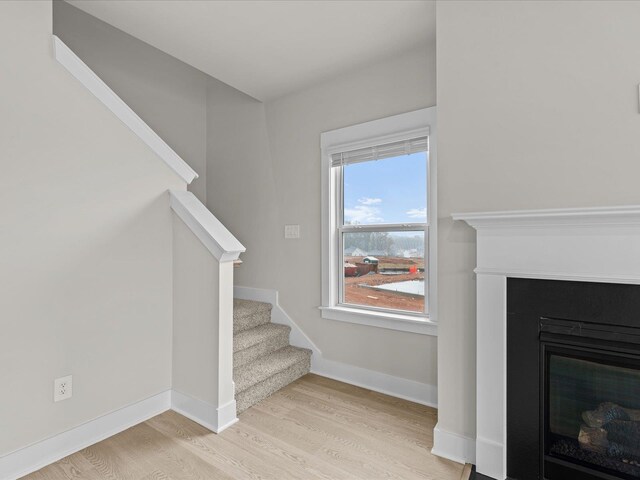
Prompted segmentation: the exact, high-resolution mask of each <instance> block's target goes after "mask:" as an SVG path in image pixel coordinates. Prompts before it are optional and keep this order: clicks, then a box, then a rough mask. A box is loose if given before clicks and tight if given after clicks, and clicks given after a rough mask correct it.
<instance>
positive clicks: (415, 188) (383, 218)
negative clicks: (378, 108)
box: [343, 152, 427, 224]
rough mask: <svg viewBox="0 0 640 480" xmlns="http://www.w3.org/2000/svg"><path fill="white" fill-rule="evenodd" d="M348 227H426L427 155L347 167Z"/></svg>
mask: <svg viewBox="0 0 640 480" xmlns="http://www.w3.org/2000/svg"><path fill="white" fill-rule="evenodd" d="M343 182H344V184H343V192H344V223H345V224H376V223H424V222H426V219H427V152H418V153H414V154H412V155H402V156H400V157H392V158H385V159H383V160H376V161H371V162H362V163H354V164H352V165H345V166H344V167H343Z"/></svg>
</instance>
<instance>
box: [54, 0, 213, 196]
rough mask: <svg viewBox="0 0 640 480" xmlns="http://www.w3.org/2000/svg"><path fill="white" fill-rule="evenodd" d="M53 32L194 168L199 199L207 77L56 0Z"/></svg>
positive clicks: (203, 186)
mask: <svg viewBox="0 0 640 480" xmlns="http://www.w3.org/2000/svg"><path fill="white" fill-rule="evenodd" d="M53 31H54V33H55V34H56V35H57V36H59V37H60V38H61V39H62V41H63V42H64V43H66V44H67V46H68V47H69V48H71V50H73V51H74V52H75V53H76V55H78V56H79V57H80V58H82V60H83V61H84V62H85V63H86V64H87V65H88V66H89V67H90V68H91V69H92V70H93V71H94V72H96V73H97V74H98V76H100V78H102V80H104V82H105V83H106V84H107V85H109V87H111V88H112V89H113V90H114V91H115V92H116V93H117V94H118V95H119V96H120V97H121V98H122V99H123V100H124V101H125V103H127V104H128V105H129V106H130V107H131V108H132V109H133V110H134V111H135V112H136V113H137V114H138V115H139V116H140V117H141V118H142V119H143V120H144V121H145V122H146V123H147V124H148V125H149V126H150V127H151V128H152V129H153V130H155V132H156V133H157V134H158V135H160V137H161V138H162V139H163V140H164V141H165V142H167V144H169V146H170V147H171V148H173V149H174V150H175V151H176V153H177V154H178V155H180V156H181V157H182V158H183V160H184V161H185V162H187V163H188V164H189V165H190V166H191V168H193V169H194V170H195V171H196V172H197V173H198V175H199V176H200V177H199V178H197V179H196V180H194V181H193V182H192V183H191V185H189V190H191V191H192V192H193V193H194V195H196V196H197V197H198V198H199V199H200V200H201V201H202V202H203V203H204V202H205V201H206V164H207V162H206V144H207V137H206V135H207V133H206V121H207V118H206V115H207V107H206V102H207V90H206V88H207V81H208V79H210V78H211V77H209V76H208V75H206V74H205V73H202V72H201V71H200V70H197V69H195V68H193V67H191V66H190V65H187V64H186V63H184V62H181V61H180V60H178V59H176V58H174V57H172V56H171V55H167V54H166V53H164V52H162V51H160V50H158V49H157V48H155V47H152V46H151V45H149V44H147V43H144V42H142V41H140V40H138V39H137V38H135V37H132V36H131V35H128V34H126V33H124V32H123V31H121V30H118V29H117V28H115V27H112V26H111V25H109V24H108V23H105V22H103V21H101V20H98V19H97V18H95V17H93V16H91V15H89V14H87V13H85V12H83V11H82V10H80V9H78V8H76V7H74V6H72V5H69V4H68V3H66V2H63V1H60V0H55V1H54V2H53Z"/></svg>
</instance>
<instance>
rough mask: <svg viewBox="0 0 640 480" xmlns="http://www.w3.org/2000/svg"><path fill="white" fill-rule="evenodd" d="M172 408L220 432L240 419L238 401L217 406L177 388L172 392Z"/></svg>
mask: <svg viewBox="0 0 640 480" xmlns="http://www.w3.org/2000/svg"><path fill="white" fill-rule="evenodd" d="M171 409H172V410H173V411H175V412H177V413H179V414H180V415H184V416H185V417H187V418H189V419H191V420H193V421H194V422H196V423H199V424H200V425H202V426H203V427H205V428H208V429H209V430H211V431H213V432H215V433H220V432H222V431H223V430H225V429H226V428H228V427H230V426H231V425H233V424H234V423H236V422H237V421H238V417H237V416H236V401H235V400H232V401H230V402H228V403H227V404H225V405H222V406H221V407H215V406H213V405H211V404H209V403H207V402H203V401H202V400H199V399H197V398H193V397H192V396H190V395H186V394H184V393H182V392H178V391H177V390H173V391H172V392H171Z"/></svg>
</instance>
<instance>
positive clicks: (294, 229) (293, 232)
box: [284, 225, 300, 238]
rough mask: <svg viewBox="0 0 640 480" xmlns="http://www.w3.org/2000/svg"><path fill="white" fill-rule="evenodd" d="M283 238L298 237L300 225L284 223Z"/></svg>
mask: <svg viewBox="0 0 640 480" xmlns="http://www.w3.org/2000/svg"><path fill="white" fill-rule="evenodd" d="M284 238H300V225H285V226H284Z"/></svg>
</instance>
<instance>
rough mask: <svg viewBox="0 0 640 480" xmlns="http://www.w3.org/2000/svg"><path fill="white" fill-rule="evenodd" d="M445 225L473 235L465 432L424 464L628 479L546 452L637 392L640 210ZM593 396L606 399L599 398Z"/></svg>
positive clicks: (479, 218) (475, 218)
mask: <svg viewBox="0 0 640 480" xmlns="http://www.w3.org/2000/svg"><path fill="white" fill-rule="evenodd" d="M541 195H542V194H541ZM452 216H453V218H454V220H463V221H465V222H466V223H467V224H468V225H470V226H471V227H473V228H474V229H475V230H476V233H477V236H476V245H477V252H476V253H477V256H476V260H477V262H476V268H475V270H474V271H475V275H476V278H475V281H476V293H477V302H476V305H477V310H476V324H477V329H476V398H475V408H476V415H475V420H476V425H475V426H476V429H475V438H467V439H464V438H461V437H460V436H459V435H457V436H456V435H453V434H452V435H449V433H455V432H447V430H446V425H444V426H442V427H440V426H438V428H436V430H435V433H437V435H434V450H435V452H436V453H437V452H441V453H443V454H444V456H447V455H448V457H449V458H457V459H464V460H466V461H469V462H471V463H475V465H476V470H477V472H478V473H479V474H481V475H484V476H485V477H489V478H494V479H497V480H505V479H506V478H511V479H518V480H530V479H539V478H543V475H546V476H547V477H549V476H551V478H554V479H555V478H563V479H571V478H580V479H581V480H586V479H589V478H591V479H593V478H596V479H603V478H606V479H620V478H638V477H637V476H633V475H634V473H633V472H632V473H625V472H620V469H619V468H618V469H616V468H609V467H608V466H604V467H602V466H598V465H596V462H593V461H589V460H587V461H584V462H583V461H582V460H581V459H579V458H576V455H571V454H570V452H569V451H568V450H565V451H564V453H565V454H562V453H559V450H558V449H559V448H560V447H559V446H558V445H557V444H556V443H554V441H556V442H557V441H560V440H563V438H562V437H565V438H564V439H565V440H567V439H570V440H572V441H573V440H575V439H574V438H573V436H574V433H575V430H576V429H578V435H579V428H580V425H578V423H579V422H580V420H579V419H580V418H582V414H583V413H584V412H585V411H591V410H597V409H598V408H599V407H600V404H602V403H607V402H609V403H615V404H617V405H619V406H620V407H622V408H623V409H630V410H634V409H635V408H634V407H637V406H638V405H637V404H634V402H632V401H631V400H629V399H627V398H626V397H625V396H624V395H623V394H624V392H625V391H628V390H632V389H634V388H636V386H635V385H636V383H637V377H636V374H635V371H636V370H637V368H636V367H637V365H638V364H637V362H636V361H635V359H636V358H637V356H638V355H637V348H636V346H637V343H636V342H635V341H634V339H635V338H636V337H637V334H636V333H635V332H636V330H635V329H637V328H638V327H640V206H638V205H629V206H612V207H595V208H567V209H553V210H521V211H509V212H480V213H461V214H454V215H452ZM459 228H465V227H463V226H462V225H459ZM459 238H462V236H460V237H459ZM461 277H462V275H458V276H456V277H455V278H456V279H459V280H460V281H462V278H461ZM464 285H466V283H465V284H464ZM565 321H566V322H568V323H562V322H565ZM545 322H546V323H545ZM571 322H573V323H571ZM554 349H555V350H554ZM547 354H548V355H549V356H547ZM586 362H590V363H586ZM544 369H547V371H546V377H545V370H544ZM569 372H573V373H574V374H575V375H574V377H573V378H572V379H571V380H568V379H567V378H564V377H563V375H565V376H566V375H568V374H569ZM585 377H588V378H585ZM590 382H591V383H590ZM604 385H608V386H609V387H611V388H609V387H606V388H607V389H608V390H609V391H610V392H612V391H613V387H612V386H613V385H617V386H616V390H617V393H616V394H615V395H613V394H612V395H610V396H606V397H599V396H598V395H597V394H596V393H594V392H598V391H599V390H602V389H603V386H604ZM559 387H562V388H559ZM554 388H555V390H554ZM581 388H584V391H589V392H591V393H590V394H589V395H585V397H587V396H591V397H597V398H591V399H589V400H588V401H586V400H585V401H584V402H585V403H584V405H574V406H571V407H569V403H568V401H567V397H574V396H575V395H573V393H568V392H567V390H563V389H570V390H575V393H576V395H578V393H579V390H580V389H581ZM549 391H553V392H554V394H553V395H552V396H551V397H549V398H547V396H546V394H548V393H549ZM587 404H588V405H587ZM549 412H552V413H551V415H552V416H553V417H552V418H551V422H550V423H546V422H548V420H549V419H548V418H545V415H547V413H549ZM614 415H615V414H614ZM543 420H544V421H543ZM559 424H563V429H560V428H559ZM568 425H569V426H568ZM609 428H613V425H611V426H610V427H609ZM563 432H564V433H565V434H566V435H563ZM608 435H609V434H608ZM613 436H615V435H613ZM613 436H612V437H611V438H613ZM586 438H587V437H586V436H585V435H583V440H585V439H586ZM607 440H609V437H608V438H607ZM567 441H569V440H567ZM576 441H577V440H576ZM614 443H618V442H616V441H614ZM554 445H556V446H555V447H554ZM573 445H574V446H575V443H574V444H573ZM552 448H554V450H553V451H552ZM613 452H614V450H612V453H613ZM614 458H619V459H620V461H619V462H617V460H616V462H617V466H618V467H620V465H621V464H624V465H631V466H635V465H633V463H632V462H634V461H635V460H633V459H630V458H624V457H614ZM625 460H626V461H625ZM581 462H582V463H581ZM564 467H567V470H566V471H564V470H562V469H563V468H564ZM554 469H557V470H559V471H562V472H563V473H562V474H561V475H558V474H557V473H554V472H553V470H554ZM605 469H606V470H605ZM567 472H568V473H567ZM563 475H566V476H563ZM624 475H631V476H627V477H625V476H624Z"/></svg>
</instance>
